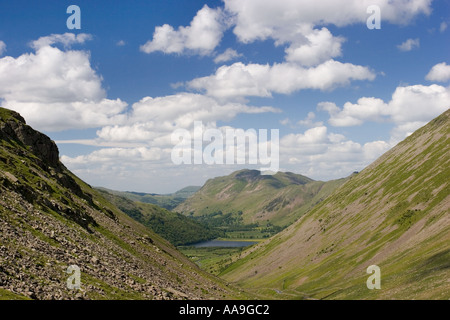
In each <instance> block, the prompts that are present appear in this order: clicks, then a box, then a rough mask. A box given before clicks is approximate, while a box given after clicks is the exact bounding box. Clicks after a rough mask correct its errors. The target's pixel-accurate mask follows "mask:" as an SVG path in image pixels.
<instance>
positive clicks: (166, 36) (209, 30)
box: [140, 5, 226, 55]
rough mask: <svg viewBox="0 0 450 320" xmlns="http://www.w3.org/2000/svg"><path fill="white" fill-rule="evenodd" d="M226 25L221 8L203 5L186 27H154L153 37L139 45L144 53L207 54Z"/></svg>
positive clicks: (215, 45) (216, 42) (215, 44)
mask: <svg viewBox="0 0 450 320" xmlns="http://www.w3.org/2000/svg"><path fill="white" fill-rule="evenodd" d="M225 29H226V26H225V25H224V22H223V17H222V10H221V9H220V8H218V9H211V8H210V7H208V6H207V5H204V6H203V8H202V9H201V10H199V11H198V12H197V14H196V16H195V17H194V18H193V19H192V21H191V23H190V25H189V26H187V27H182V26H180V27H178V29H177V30H175V29H174V28H173V27H172V26H170V25H168V24H164V25H163V26H159V27H156V28H155V31H154V33H153V39H152V40H149V41H147V42H146V43H145V44H144V45H142V46H141V47H140V49H141V51H143V52H145V53H152V52H155V51H161V52H164V53H169V54H171V53H177V54H184V53H196V54H199V55H209V54H211V53H212V52H213V51H214V49H215V48H216V47H217V46H218V45H219V43H220V41H221V39H222V36H223V32H224V30H225Z"/></svg>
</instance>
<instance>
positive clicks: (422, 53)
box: [0, 0, 450, 193]
mask: <svg viewBox="0 0 450 320" xmlns="http://www.w3.org/2000/svg"><path fill="white" fill-rule="evenodd" d="M72 4H75V5H78V6H79V8H80V9H81V29H79V30H77V29H72V30H69V29H68V28H67V25H66V20H67V19H68V18H69V16H70V14H67V13H66V9H67V7H68V6H69V5H72ZM373 4H375V5H378V6H379V8H380V18H381V19H380V21H381V29H374V30H370V29H368V28H367V26H366V20H367V19H368V18H369V16H370V13H367V11H366V9H367V7H368V6H369V5H373ZM448 12H450V4H449V2H448V1H444V0H435V1H431V0H410V1H403V0H402V1H400V0H398V1H395V0H394V1H390V2H389V3H386V1H381V0H372V1H352V0H340V1H335V0H323V1H320V2H318V1H305V0H296V1H295V0H289V1H288V0H286V1H281V0H277V1H274V0H239V1H237V0H224V1H193V0H185V1H180V0H177V1H175V0H171V1H131V2H130V1H34V2H29V1H2V2H0V104H1V106H3V107H7V108H10V109H14V110H16V111H18V112H20V113H21V114H22V115H23V116H24V117H25V119H26V120H27V122H28V123H29V124H30V125H32V126H33V127H34V128H36V129H38V130H40V131H43V132H45V133H46V134H47V135H49V136H50V137H51V138H52V139H54V140H55V141H56V142H57V144H58V147H59V149H60V153H61V160H62V161H63V163H64V164H65V165H66V166H67V167H68V168H69V169H71V170H72V171H73V172H75V173H76V174H77V175H79V176H80V177H81V178H82V179H84V180H85V181H86V182H88V183H90V184H91V185H95V186H105V187H109V188H113V189H118V190H133V191H143V192H155V193H167V192H174V191H176V190H178V189H180V188H182V187H184V186H187V185H201V184H203V183H204V182H205V181H206V180H207V179H209V178H212V177H215V176H219V175H225V174H229V173H231V172H232V171H234V170H238V169H241V168H258V167H259V166H256V167H255V166H253V165H237V164H229V165H220V164H216V165H193V164H191V165H175V164H174V163H173V161H171V151H172V150H173V147H174V143H173V142H171V140H170V137H171V134H172V133H173V132H174V130H177V129H185V130H188V131H189V130H190V131H192V130H193V124H194V122H195V121H202V122H203V124H204V125H205V129H206V128H212V129H219V130H225V128H226V127H231V128H236V129H237V128H242V129H244V130H247V129H252V128H253V129H256V130H258V129H278V130H279V132H280V170H282V171H292V172H296V173H300V174H304V175H306V176H309V177H311V178H313V179H320V180H329V179H334V178H339V177H344V176H347V175H348V174H350V173H351V172H353V171H355V170H361V169H363V168H364V167H365V166H366V165H368V164H369V163H371V162H372V161H373V160H375V159H376V158H377V157H378V156H380V155H381V154H382V153H384V152H385V151H387V150H389V148H391V147H393V146H394V145H395V144H396V143H398V142H399V141H401V140H402V139H403V138H405V137H406V136H407V135H408V134H410V133H411V132H413V131H414V130H416V129H417V128H419V127H420V126H422V125H424V124H426V123H427V122H428V121H429V120H431V119H433V118H434V117H436V116H437V115H439V114H440V113H442V112H444V111H445V110H446V109H448V107H449V106H450V89H449V81H450V66H449V64H450V61H449V60H450V59H449V53H450V45H449V40H450V37H449V32H450V30H449V28H448V26H449V25H450V17H449V15H448Z"/></svg>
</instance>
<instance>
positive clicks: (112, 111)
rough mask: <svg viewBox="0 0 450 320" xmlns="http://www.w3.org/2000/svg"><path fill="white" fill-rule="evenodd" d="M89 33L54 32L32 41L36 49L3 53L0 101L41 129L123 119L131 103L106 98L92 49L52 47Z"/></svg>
mask: <svg viewBox="0 0 450 320" xmlns="http://www.w3.org/2000/svg"><path fill="white" fill-rule="evenodd" d="M88 38H89V37H87V36H82V35H81V34H80V35H78V36H75V35H73V36H70V35H69V34H64V35H51V36H48V37H42V38H39V39H38V40H36V41H33V42H32V46H33V47H34V48H36V49H35V53H25V54H22V55H21V56H19V57H17V58H13V57H10V56H6V57H3V58H1V59H0V70H1V71H0V98H1V99H2V103H1V106H2V107H6V108H9V109H13V110H15V111H17V112H20V113H21V114H22V116H24V117H25V119H27V122H28V123H29V124H31V125H32V126H33V127H35V128H36V129H38V130H43V131H58V130H68V129H84V128H92V127H99V126H103V125H107V124H111V123H120V122H122V121H123V120H124V119H125V115H123V114H121V113H122V112H123V111H124V110H125V108H126V106H127V104H126V103H125V102H123V101H121V100H120V99H116V100H110V99H107V98H106V92H105V90H104V89H103V88H102V83H101V82H102V79H101V77H100V76H99V75H98V74H97V73H96V72H95V70H93V69H92V68H91V65H90V61H89V59H90V56H89V53H87V52H85V51H75V50H67V51H62V50H60V49H59V48H56V47H52V46H51V45H50V44H55V43H57V42H60V43H63V44H64V45H70V44H71V43H82V42H84V41H85V40H87V39H88Z"/></svg>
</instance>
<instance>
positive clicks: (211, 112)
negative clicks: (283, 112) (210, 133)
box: [97, 93, 280, 146]
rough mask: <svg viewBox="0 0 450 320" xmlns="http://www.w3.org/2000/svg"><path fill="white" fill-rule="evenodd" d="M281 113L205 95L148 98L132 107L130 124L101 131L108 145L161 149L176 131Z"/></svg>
mask: <svg viewBox="0 0 450 320" xmlns="http://www.w3.org/2000/svg"><path fill="white" fill-rule="evenodd" d="M267 112H273V113H277V112H280V110H279V109H276V108H273V107H268V106H267V107H252V106H247V105H244V104H241V103H224V104H222V103H219V102H218V101H217V100H215V99H213V98H211V97H207V96H204V95H201V94H194V93H179V94H175V95H171V96H164V97H156V98H152V97H145V98H143V99H141V100H140V101H139V102H136V103H134V104H133V106H132V110H131V111H130V113H129V114H128V120H127V123H126V124H122V125H115V126H105V127H103V128H101V129H100V130H98V131H97V135H98V137H99V138H100V139H102V140H104V141H147V142H148V143H149V144H152V145H155V144H158V145H160V146H162V145H164V144H165V143H168V142H169V143H170V134H171V133H172V132H173V131H174V130H176V129H191V128H192V127H193V125H194V121H202V122H203V123H204V124H205V125H207V126H210V127H216V123H217V121H229V120H231V119H233V118H234V117H236V116H237V115H238V114H241V113H246V114H260V113H267Z"/></svg>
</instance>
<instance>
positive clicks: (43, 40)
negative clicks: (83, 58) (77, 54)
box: [31, 33, 92, 50]
mask: <svg viewBox="0 0 450 320" xmlns="http://www.w3.org/2000/svg"><path fill="white" fill-rule="evenodd" d="M88 40H92V36H91V35H90V34H86V33H80V34H78V35H76V34H74V33H64V34H51V35H49V36H45V37H40V38H39V39H37V40H34V41H32V42H31V47H32V48H33V49H36V50H38V49H40V48H42V47H47V46H51V45H53V44H56V43H61V44H62V45H63V46H64V47H65V48H68V47H70V46H71V45H72V44H81V43H84V42H86V41H88Z"/></svg>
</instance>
